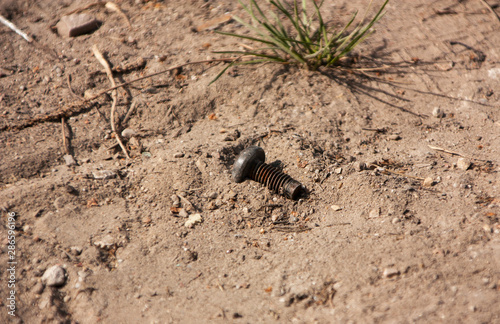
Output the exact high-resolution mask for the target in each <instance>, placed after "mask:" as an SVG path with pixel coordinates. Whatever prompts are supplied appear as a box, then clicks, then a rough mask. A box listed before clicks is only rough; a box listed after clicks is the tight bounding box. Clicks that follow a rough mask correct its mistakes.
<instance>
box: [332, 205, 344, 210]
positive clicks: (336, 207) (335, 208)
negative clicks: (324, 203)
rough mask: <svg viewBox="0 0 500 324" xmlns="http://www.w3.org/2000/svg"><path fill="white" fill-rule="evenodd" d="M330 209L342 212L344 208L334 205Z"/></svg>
mask: <svg viewBox="0 0 500 324" xmlns="http://www.w3.org/2000/svg"><path fill="white" fill-rule="evenodd" d="M330 208H331V209H332V210H333V211H339V210H341V209H342V207H340V206H338V205H332V206H331V207H330Z"/></svg>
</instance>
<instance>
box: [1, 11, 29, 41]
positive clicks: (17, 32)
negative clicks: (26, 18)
mask: <svg viewBox="0 0 500 324" xmlns="http://www.w3.org/2000/svg"><path fill="white" fill-rule="evenodd" d="M0 22H1V23H2V24H4V25H5V26H7V27H9V28H10V29H12V30H13V31H15V32H16V34H18V35H21V37H22V38H24V39H25V40H26V41H27V42H28V43H31V42H32V41H33V38H31V37H30V36H29V35H28V34H26V33H25V32H23V31H22V30H20V29H19V28H17V27H16V25H14V24H13V23H11V22H10V21H8V20H7V18H5V17H4V16H2V15H0Z"/></svg>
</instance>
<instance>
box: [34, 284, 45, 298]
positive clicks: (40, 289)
mask: <svg viewBox="0 0 500 324" xmlns="http://www.w3.org/2000/svg"><path fill="white" fill-rule="evenodd" d="M44 288H45V286H44V285H43V283H41V282H37V284H36V285H34V286H33V288H32V289H31V291H32V292H33V293H34V294H37V295H40V294H41V293H42V292H43V289H44Z"/></svg>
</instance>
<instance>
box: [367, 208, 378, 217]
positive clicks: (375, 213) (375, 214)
mask: <svg viewBox="0 0 500 324" xmlns="http://www.w3.org/2000/svg"><path fill="white" fill-rule="evenodd" d="M379 216H380V208H375V209H372V210H371V211H370V214H368V218H377V217H379Z"/></svg>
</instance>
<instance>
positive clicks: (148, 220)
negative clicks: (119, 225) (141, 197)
mask: <svg viewBox="0 0 500 324" xmlns="http://www.w3.org/2000/svg"><path fill="white" fill-rule="evenodd" d="M142 223H143V224H149V223H151V217H149V216H146V217H143V218H142Z"/></svg>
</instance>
